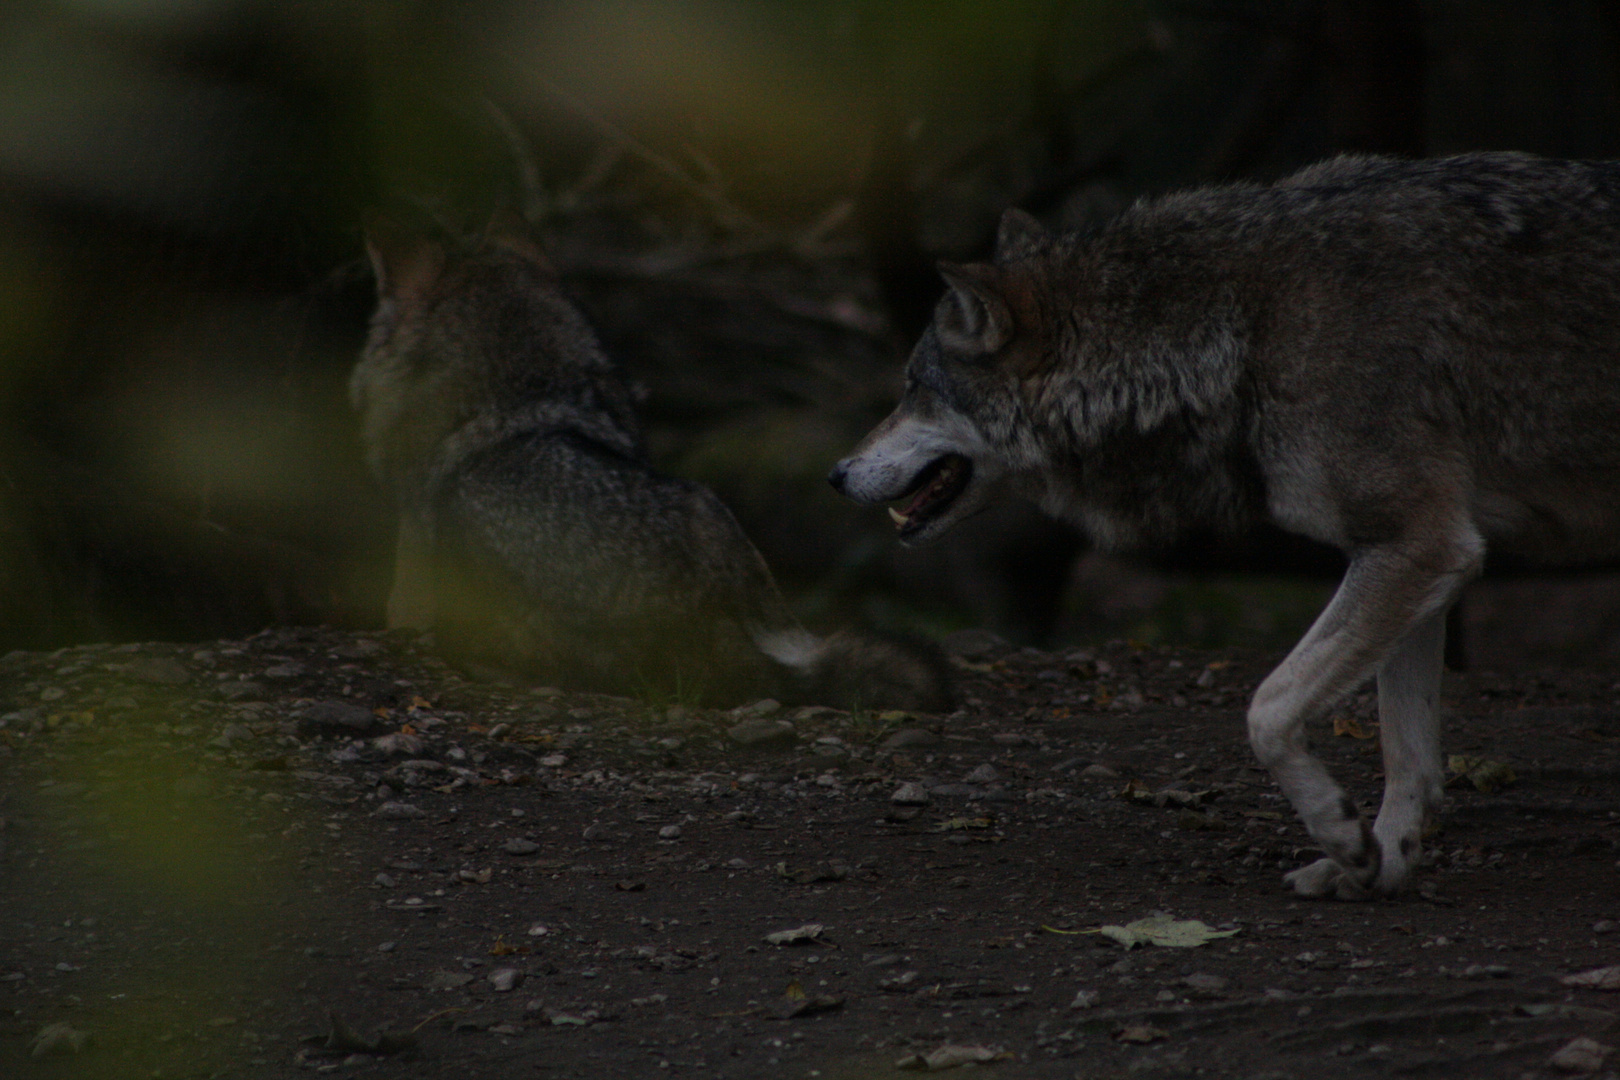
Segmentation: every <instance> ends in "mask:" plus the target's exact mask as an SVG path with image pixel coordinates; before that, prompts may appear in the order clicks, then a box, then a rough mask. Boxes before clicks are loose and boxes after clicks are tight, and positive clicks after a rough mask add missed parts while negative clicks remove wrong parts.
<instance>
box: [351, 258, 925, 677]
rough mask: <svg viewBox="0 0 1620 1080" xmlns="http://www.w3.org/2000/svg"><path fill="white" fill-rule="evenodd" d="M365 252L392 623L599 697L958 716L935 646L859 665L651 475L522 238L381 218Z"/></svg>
mask: <svg viewBox="0 0 1620 1080" xmlns="http://www.w3.org/2000/svg"><path fill="white" fill-rule="evenodd" d="M368 245H369V247H370V250H371V254H372V261H373V263H374V265H375V268H376V270H377V278H378V287H379V304H378V311H377V315H376V318H375V319H374V322H373V327H372V333H371V337H370V340H369V342H368V343H367V346H366V349H365V352H364V354H363V356H362V358H361V360H360V362H359V364H357V365H356V367H355V370H354V375H353V378H352V380H351V393H352V397H353V399H354V403H355V406H356V407H357V408H358V409H359V410H360V412H361V416H362V428H363V434H364V440H365V446H366V454H367V460H368V462H369V463H370V465H371V467H372V469H373V470H374V471H375V472H376V474H377V475H378V477H379V479H381V480H382V481H383V482H384V483H385V484H386V485H387V486H388V488H389V489H390V490H391V491H392V493H393V495H394V497H395V500H396V502H397V504H398V507H399V513H400V521H401V526H400V545H399V552H398V562H397V568H396V578H395V585H394V589H393V593H392V595H391V596H390V599H389V625H390V626H391V627H393V626H416V627H419V628H423V629H426V628H432V629H433V630H434V631H436V634H437V637H438V639H439V641H440V644H441V645H442V646H444V647H445V648H446V650H447V651H450V652H452V653H453V654H455V655H457V656H458V657H459V658H460V659H462V660H464V661H467V662H469V663H474V664H477V665H480V666H492V667H495V668H497V669H502V670H506V671H510V672H516V673H520V674H523V675H528V676H532V677H539V678H543V679H545V680H547V681H553V682H561V683H564V684H570V685H575V686H583V687H587V688H595V689H605V690H613V691H617V692H643V693H651V694H654V695H657V696H677V697H681V698H687V699H700V700H705V701H711V702H719V701H737V700H744V699H748V698H752V697H761V696H766V695H775V696H779V697H789V698H798V699H806V698H809V697H813V696H815V695H816V694H831V695H833V696H832V697H831V698H829V697H825V696H823V697H821V698H820V700H823V701H826V700H835V701H837V702H838V703H849V702H851V701H854V700H860V701H861V702H862V703H864V704H879V705H895V706H899V707H904V708H923V709H936V708H942V707H945V706H946V705H948V701H949V687H948V677H947V675H946V668H945V665H944V662H943V660H942V659H940V658H939V656H938V653H937V650H936V651H930V650H929V649H928V647H926V646H924V645H921V644H910V643H907V644H901V645H898V646H894V648H895V649H897V650H898V651H897V652H890V651H889V650H890V648H891V645H890V644H889V643H887V642H877V641H869V642H868V644H869V645H870V646H871V654H872V656H883V657H885V658H886V660H887V661H889V662H887V663H877V664H875V665H874V670H870V671H863V669H861V668H860V667H859V665H855V666H853V667H852V666H851V664H850V655H849V654H850V652H851V650H850V649H848V648H847V647H846V646H845V645H843V644H842V641H843V639H842V638H839V639H835V640H833V641H822V640H820V639H817V638H815V637H814V636H812V635H810V634H809V633H807V632H806V631H805V630H804V628H803V627H801V626H800V625H799V623H798V621H797V620H796V619H795V618H794V617H793V615H792V613H791V612H790V611H789V610H788V607H787V604H786V602H785V601H784V600H783V598H782V595H781V593H780V592H779V591H778V589H777V586H776V583H775V581H774V580H773V579H772V576H771V573H770V570H769V569H768V568H767V567H766V565H765V562H764V560H763V559H762V558H761V557H760V555H759V552H758V551H757V550H755V548H754V546H753V545H752V544H751V543H749V541H748V538H747V537H746V536H745V535H743V532H742V530H741V528H739V527H738V525H737V522H736V520H735V519H734V518H733V517H732V515H731V513H730V511H728V510H727V509H726V507H725V506H724V505H722V504H721V502H720V500H719V499H718V498H716V497H715V495H714V493H713V492H711V491H709V490H708V489H707V488H704V487H701V486H700V485H697V484H694V483H690V482H688V481H684V480H679V479H675V478H672V477H668V476H664V475H661V474H660V473H658V472H656V471H655V470H654V469H653V468H652V467H651V466H650V465H649V463H648V461H647V455H646V450H645V447H644V445H643V441H642V436H641V431H640V427H639V424H638V422H637V420H636V417H635V413H634V410H633V408H632V399H631V393H630V390H629V388H628V386H627V385H626V384H625V382H624V380H623V378H622V377H621V376H620V374H619V372H618V370H617V369H616V368H615V367H614V365H613V364H612V363H611V362H610V361H609V360H608V358H607V357H606V355H605V354H604V353H603V351H602V349H601V347H600V345H599V344H598V343H597V339H596V336H595V335H594V333H592V331H591V329H590V327H589V326H588V325H587V324H586V323H585V320H584V319H583V317H581V315H580V314H579V312H578V311H577V310H576V309H575V308H574V307H573V305H572V304H570V303H569V302H568V300H567V299H566V298H565V297H564V296H563V294H562V292H561V291H560V289H559V288H558V287H557V282H556V277H555V274H554V273H553V271H552V270H551V268H550V267H549V266H548V265H547V264H546V263H545V261H544V259H543V257H542V256H541V255H540V253H539V251H538V250H537V249H536V248H535V247H534V245H533V244H532V243H531V242H530V241H529V240H528V239H527V237H526V236H524V235H523V234H521V233H515V232H510V231H508V232H505V233H501V234H497V235H496V236H494V237H492V238H491V239H489V240H487V241H484V242H481V243H478V244H475V245H472V246H470V247H468V248H466V249H464V250H462V249H452V248H449V247H447V246H446V245H444V244H441V243H439V242H437V241H433V240H430V239H428V238H425V237H421V236H417V235H414V234H408V233H400V232H397V231H393V230H390V229H388V228H386V227H385V226H379V227H374V228H373V229H372V230H371V234H370V236H369V238H368ZM857 640H866V639H857ZM855 652H856V653H859V652H860V650H859V649H857V650H855ZM902 658H903V659H904V660H906V661H907V662H906V663H901V662H899V661H900V660H901V659H902ZM833 668H839V669H840V670H832V669H833ZM875 668H881V669H882V671H881V673H880V672H879V671H877V670H875Z"/></svg>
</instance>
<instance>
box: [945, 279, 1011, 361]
mask: <svg viewBox="0 0 1620 1080" xmlns="http://www.w3.org/2000/svg"><path fill="white" fill-rule="evenodd" d="M939 272H940V274H941V275H942V276H943V277H944V278H945V284H947V285H949V286H950V288H949V289H948V290H947V291H946V293H945V298H944V299H943V300H941V301H940V304H939V310H938V311H937V312H935V314H934V331H935V333H937V334H938V335H939V340H940V344H942V345H944V346H946V347H947V348H950V349H953V350H956V351H959V352H965V353H969V354H971V355H975V356H988V355H989V354H991V353H993V352H996V351H997V350H998V349H1000V348H1001V347H1002V346H1003V345H1005V344H1007V342H1009V341H1011V340H1012V336H1013V318H1012V310H1011V309H1010V308H1008V306H1007V301H1006V300H1004V299H1003V298H1002V296H1001V292H1000V289H999V288H998V286H997V284H996V281H995V277H996V270H995V267H993V266H986V265H984V264H982V263H970V264H967V265H956V264H953V263H940V264H939Z"/></svg>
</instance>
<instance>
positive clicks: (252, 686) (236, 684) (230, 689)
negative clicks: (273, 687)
mask: <svg viewBox="0 0 1620 1080" xmlns="http://www.w3.org/2000/svg"><path fill="white" fill-rule="evenodd" d="M214 691H215V692H216V693H217V694H219V696H220V697H222V698H224V699H225V700H226V701H256V700H258V699H259V698H262V697H264V695H265V689H264V684H263V683H258V682H254V681H253V680H252V679H233V680H231V681H229V682H222V683H220V684H219V685H218V686H216V687H214Z"/></svg>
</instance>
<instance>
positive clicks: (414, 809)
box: [372, 802, 427, 820]
mask: <svg viewBox="0 0 1620 1080" xmlns="http://www.w3.org/2000/svg"><path fill="white" fill-rule="evenodd" d="M372 813H373V816H374V817H380V818H386V819H397V820H403V819H405V818H419V817H427V811H426V810H423V809H422V808H421V807H420V806H413V805H412V804H410V803H408V802H385V803H383V804H382V805H381V806H379V807H377V809H376V810H375V811H373V812H372Z"/></svg>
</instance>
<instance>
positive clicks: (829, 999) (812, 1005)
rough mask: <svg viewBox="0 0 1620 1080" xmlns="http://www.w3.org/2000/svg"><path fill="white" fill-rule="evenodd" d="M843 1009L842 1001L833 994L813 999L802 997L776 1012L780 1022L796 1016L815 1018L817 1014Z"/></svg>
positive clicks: (821, 995)
mask: <svg viewBox="0 0 1620 1080" xmlns="http://www.w3.org/2000/svg"><path fill="white" fill-rule="evenodd" d="M843 1007H844V999H843V998H841V997H837V996H835V995H833V994H817V995H816V996H815V997H804V998H799V999H797V1000H793V1001H790V1002H789V1004H788V1005H787V1007H786V1008H784V1009H781V1010H779V1011H778V1012H777V1014H776V1015H777V1017H778V1018H779V1019H782V1020H792V1019H793V1018H794V1017H798V1016H815V1015H816V1014H817V1013H824V1012H833V1011H834V1010H837V1009H842V1008H843Z"/></svg>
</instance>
